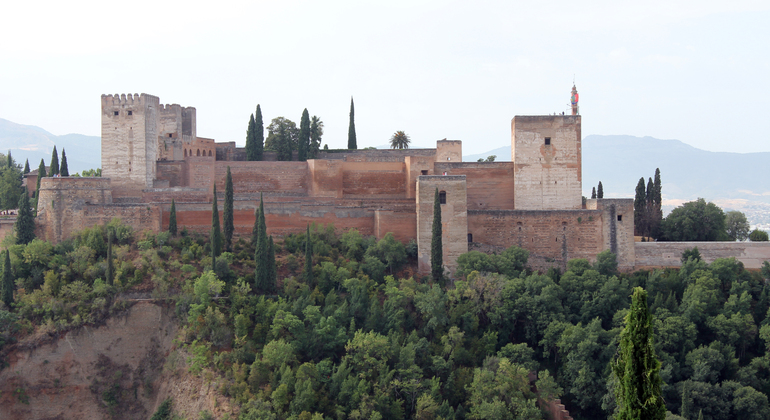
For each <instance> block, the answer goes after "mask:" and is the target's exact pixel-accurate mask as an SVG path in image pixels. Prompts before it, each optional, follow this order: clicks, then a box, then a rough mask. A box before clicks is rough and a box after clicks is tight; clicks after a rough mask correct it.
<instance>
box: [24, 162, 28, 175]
mask: <svg viewBox="0 0 770 420" xmlns="http://www.w3.org/2000/svg"><path fill="white" fill-rule="evenodd" d="M28 173H29V159H27V161H26V162H24V175H26V174H28Z"/></svg>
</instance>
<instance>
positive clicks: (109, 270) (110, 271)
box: [106, 227, 115, 286]
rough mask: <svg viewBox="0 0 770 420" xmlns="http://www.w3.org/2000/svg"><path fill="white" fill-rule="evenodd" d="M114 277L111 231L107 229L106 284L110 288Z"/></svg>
mask: <svg viewBox="0 0 770 420" xmlns="http://www.w3.org/2000/svg"><path fill="white" fill-rule="evenodd" d="M114 276H115V267H114V265H113V262H112V229H111V228H109V227H108V228H107V274H106V277H107V284H109V285H110V286H112V283H113V281H114V279H113V277H114Z"/></svg>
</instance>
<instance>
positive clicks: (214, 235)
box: [211, 185, 222, 257]
mask: <svg viewBox="0 0 770 420" xmlns="http://www.w3.org/2000/svg"><path fill="white" fill-rule="evenodd" d="M217 201H218V200H217V186H216V185H214V195H213V199H212V203H211V256H212V257H218V256H219V254H221V253H222V229H221V228H220V225H219V206H218V202H217Z"/></svg>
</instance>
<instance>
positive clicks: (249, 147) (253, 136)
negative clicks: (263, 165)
mask: <svg viewBox="0 0 770 420" xmlns="http://www.w3.org/2000/svg"><path fill="white" fill-rule="evenodd" d="M246 160H249V161H252V160H257V124H256V123H255V122H254V114H251V116H250V117H249V127H248V128H247V129H246Z"/></svg>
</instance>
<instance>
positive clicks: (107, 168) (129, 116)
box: [102, 93, 160, 197]
mask: <svg viewBox="0 0 770 420" xmlns="http://www.w3.org/2000/svg"><path fill="white" fill-rule="evenodd" d="M159 106H160V100H159V99H158V97H156V96H152V95H147V94H145V93H143V94H141V95H139V94H133V95H132V94H130V93H129V94H128V95H126V94H123V95H117V94H116V95H102V176H103V177H105V178H110V179H111V180H112V188H113V194H114V195H115V196H116V197H137V196H140V195H141V191H142V190H143V189H145V188H152V184H153V180H154V179H155V165H156V164H155V162H156V161H157V160H158V156H157V154H158V146H157V145H158V125H159V123H158V108H159Z"/></svg>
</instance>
